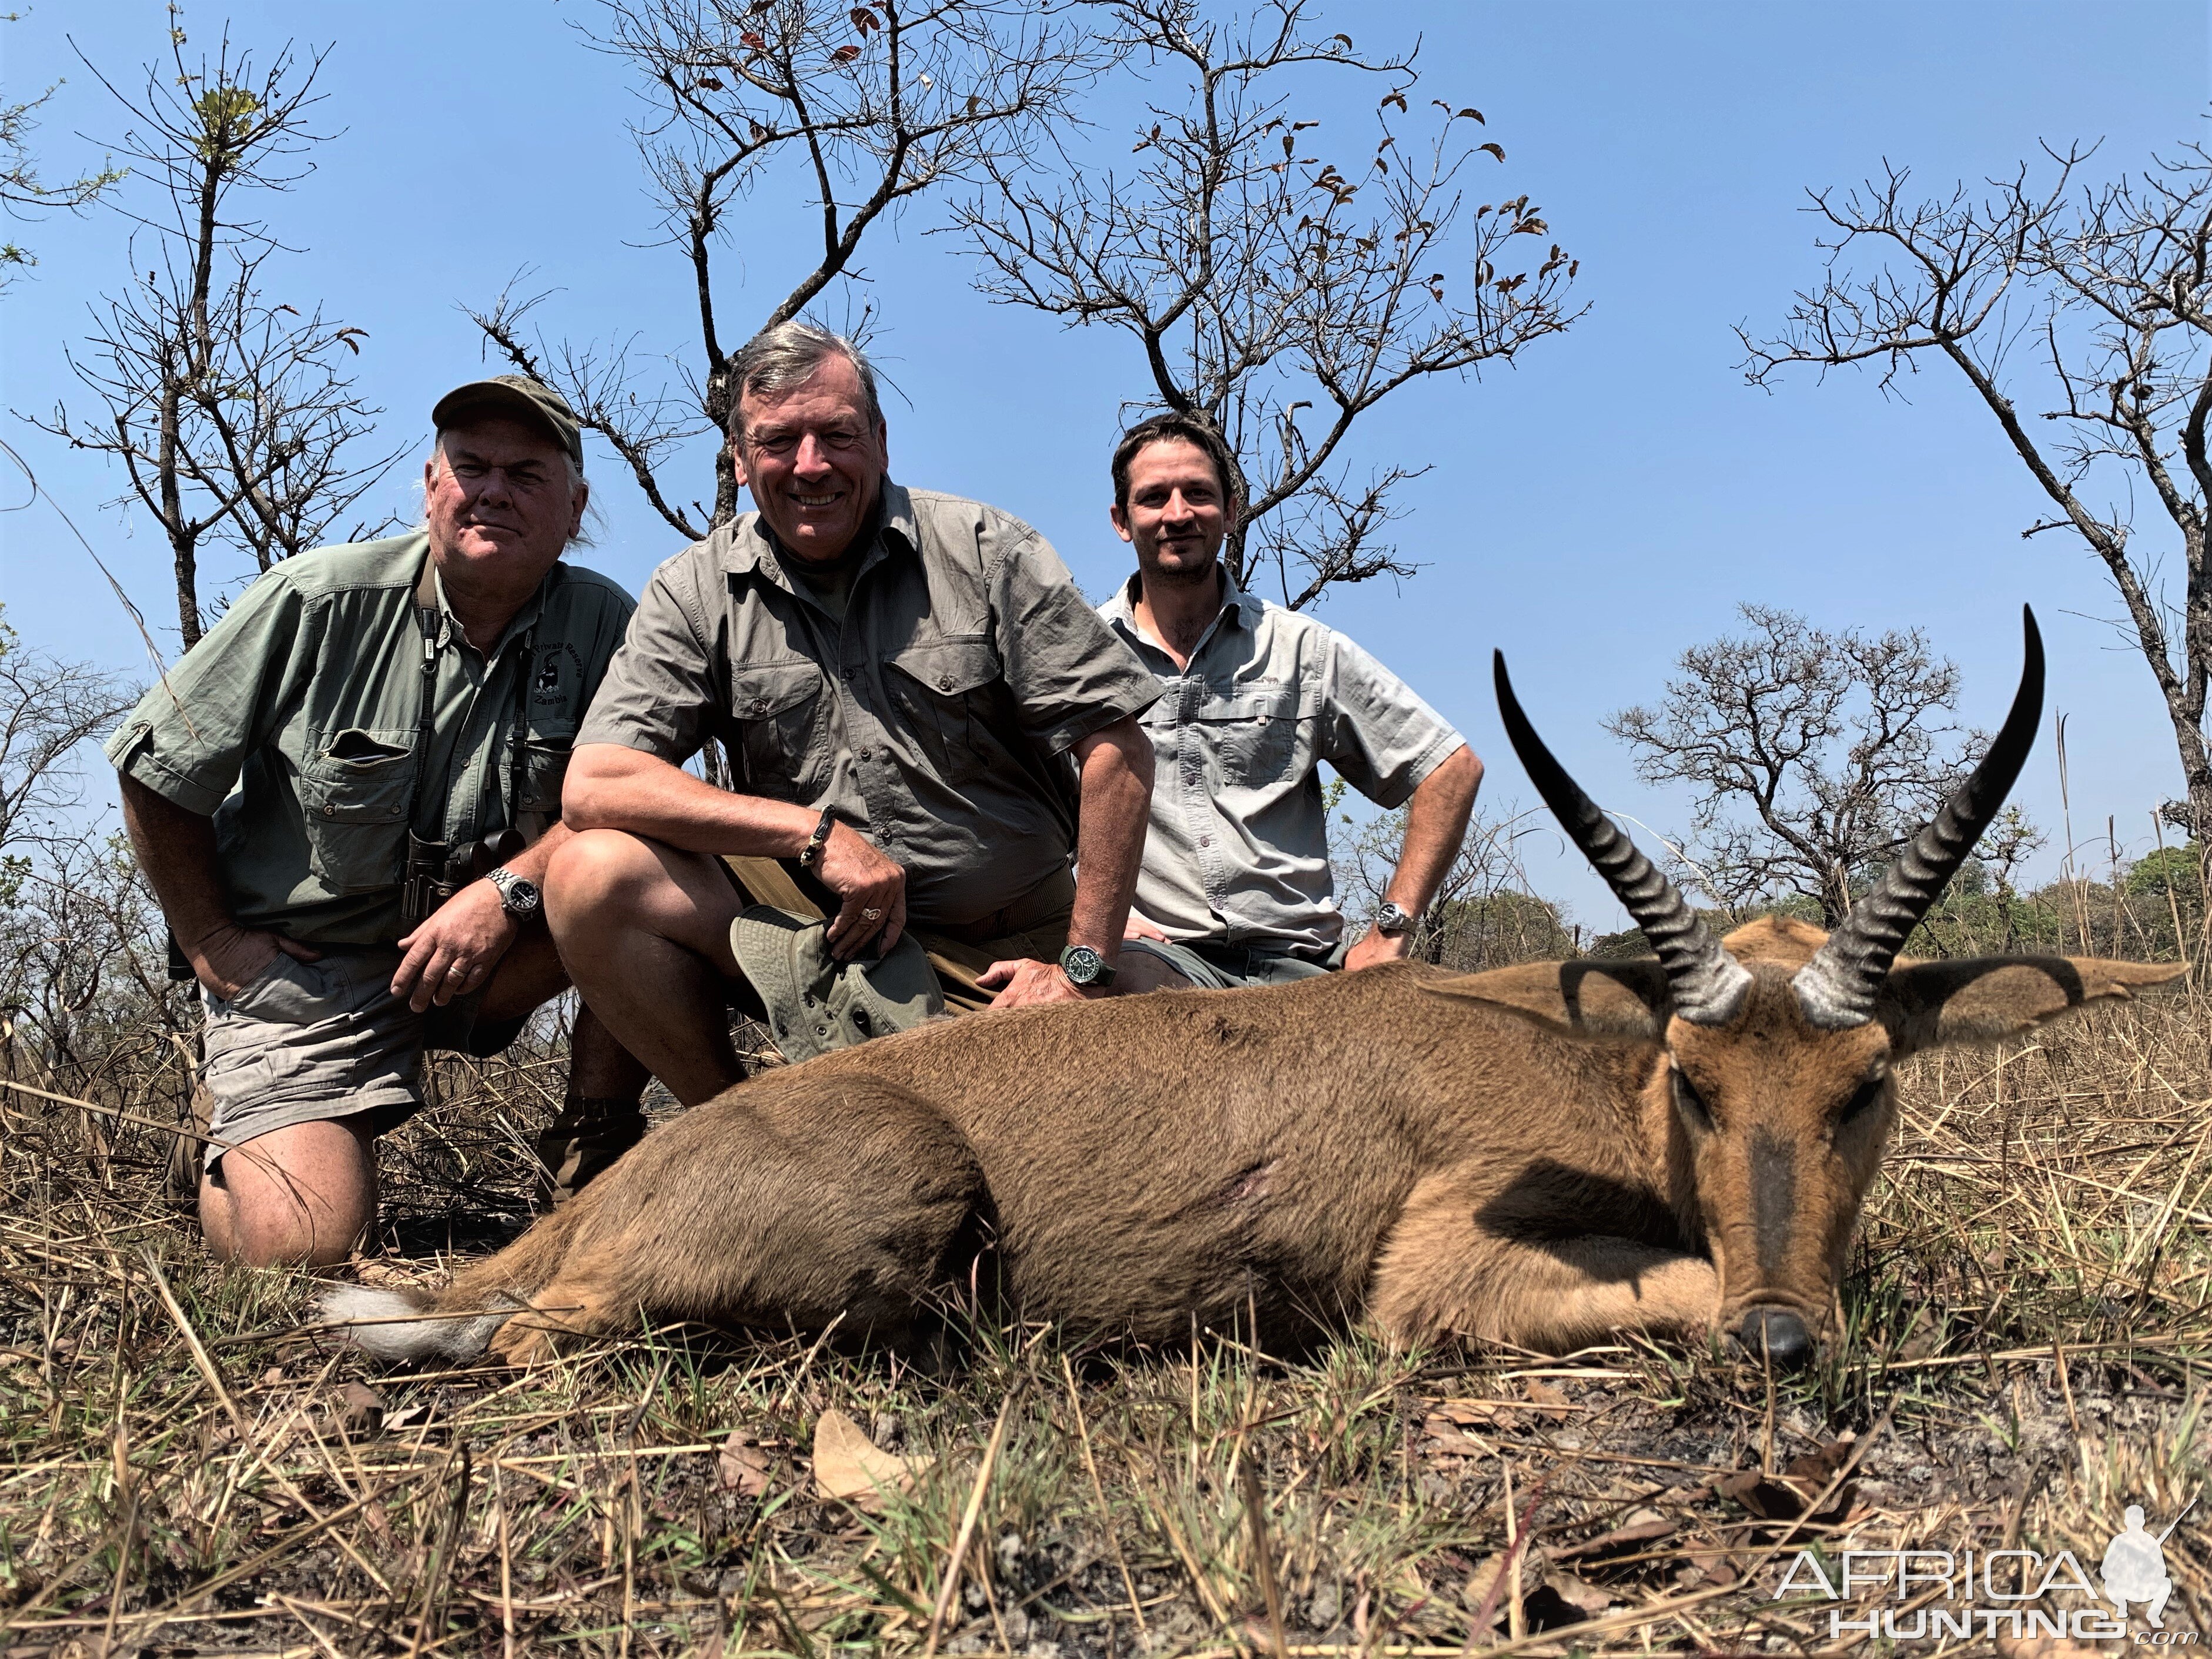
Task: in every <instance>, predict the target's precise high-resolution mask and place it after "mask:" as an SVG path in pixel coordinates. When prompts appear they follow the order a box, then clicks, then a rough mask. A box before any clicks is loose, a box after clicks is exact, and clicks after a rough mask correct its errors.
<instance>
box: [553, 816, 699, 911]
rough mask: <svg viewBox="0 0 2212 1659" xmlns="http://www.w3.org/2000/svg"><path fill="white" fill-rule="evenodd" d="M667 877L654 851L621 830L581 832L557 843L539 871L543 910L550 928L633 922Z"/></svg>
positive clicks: (640, 839)
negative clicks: (543, 887)
mask: <svg viewBox="0 0 2212 1659" xmlns="http://www.w3.org/2000/svg"><path fill="white" fill-rule="evenodd" d="M668 884H669V877H668V872H667V871H666V869H665V867H664V866H662V863H661V860H659V858H658V857H657V856H656V855H655V854H654V849H653V848H652V847H651V846H650V845H648V844H647V842H646V841H645V840H644V839H643V838H642V837H641V836H633V835H631V834H630V833H629V831H628V830H625V829H586V830H585V831H583V832H582V833H581V834H580V835H576V836H570V837H569V838H568V840H567V841H566V842H562V845H561V848H560V849H559V850H558V851H556V853H555V854H553V859H552V861H551V862H550V864H549V865H547V866H546V869H545V914H546V916H547V918H548V920H550V921H552V922H553V924H554V926H555V927H556V929H558V928H560V927H568V926H573V925H576V924H579V923H587V922H591V923H600V922H605V921H610V920H612V921H621V920H623V919H624V918H629V919H631V920H633V921H634V920H635V917H636V916H637V915H638V913H639V911H640V909H641V901H642V900H644V899H645V898H646V897H647V895H648V894H649V893H650V892H651V890H653V889H654V888H656V887H660V886H665V885H668Z"/></svg>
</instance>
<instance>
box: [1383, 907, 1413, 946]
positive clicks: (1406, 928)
mask: <svg viewBox="0 0 2212 1659" xmlns="http://www.w3.org/2000/svg"><path fill="white" fill-rule="evenodd" d="M1419 920H1420V918H1419V916H1416V915H1414V914H1413V912H1412V911H1410V910H1408V909H1407V908H1406V907H1405V906H1404V905H1402V904H1385V905H1384V906H1383V908H1381V909H1380V910H1377V911H1376V913H1375V931H1376V933H1382V934H1384V935H1386V936H1388V937H1389V938H1392V939H1395V938H1396V937H1397V936H1398V935H1399V934H1401V933H1412V932H1413V924H1414V923H1415V922H1416V921H1419Z"/></svg>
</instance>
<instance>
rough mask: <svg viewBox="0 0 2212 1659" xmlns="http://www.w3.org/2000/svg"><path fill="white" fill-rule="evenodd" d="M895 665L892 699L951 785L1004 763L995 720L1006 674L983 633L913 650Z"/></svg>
mask: <svg viewBox="0 0 2212 1659" xmlns="http://www.w3.org/2000/svg"><path fill="white" fill-rule="evenodd" d="M891 666H892V668H893V669H895V670H896V673H895V674H894V675H893V676H892V677H891V681H890V693H891V697H892V700H893V701H894V702H896V704H897V705H898V708H899V712H900V713H901V714H902V715H904V716H905V718H906V720H907V723H908V725H909V726H911V727H912V728H913V731H914V734H915V738H916V739H917V740H918V741H919V742H920V743H921V745H922V746H923V748H924V749H925V750H927V752H928V754H929V757H930V759H931V762H932V763H933V764H934V765H936V766H937V767H938V768H939V769H940V771H941V772H942V774H943V775H944V777H945V780H946V781H948V782H955V783H957V782H959V781H963V780H965V779H969V778H973V777H975V776H977V775H981V774H982V773H984V772H986V771H987V770H989V769H992V768H993V767H994V765H995V764H996V763H998V761H999V759H1000V748H999V744H998V743H997V742H996V740H995V739H994V738H993V737H992V735H991V724H990V719H989V715H990V710H991V702H992V698H993V696H994V691H995V689H996V687H997V686H998V684H999V682H1000V678H1002V676H1003V672H1004V671H1003V669H1002V667H1001V665H1000V661H999V652H998V647H995V646H994V645H993V644H992V643H991V641H989V640H988V639H987V638H984V637H983V636H982V635H956V636H954V637H951V638H949V639H940V640H933V641H930V642H929V643H927V644H926V645H910V646H908V647H907V648H906V649H905V650H903V651H902V652H900V653H898V654H897V655H896V656H895V657H893V658H892V659H891Z"/></svg>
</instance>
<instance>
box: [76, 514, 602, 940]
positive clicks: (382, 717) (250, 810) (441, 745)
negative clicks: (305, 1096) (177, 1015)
mask: <svg viewBox="0 0 2212 1659" xmlns="http://www.w3.org/2000/svg"><path fill="white" fill-rule="evenodd" d="M429 553H430V538H428V536H427V535H424V534H422V533H421V532H416V533H415V534H413V535H410V536H395V537H392V538H389V539H387V540H384V541H376V542H361V543H356V544H352V545H349V546H343V547H324V548H317V549H316V550H313V552H308V553H302V554H301V555H300V556H298V557H296V558H291V559H287V560H285V561H284V562H283V563H281V564H279V565H277V566H276V567H275V568H273V569H271V570H270V571H269V572H268V573H267V574H264V575H263V576H262V577H261V578H260V579H259V580H257V581H255V583H254V584H253V585H252V586H251V587H249V588H247V589H246V592H243V593H241V594H240V596H239V598H238V601H237V603H236V604H234V605H232V606H231V607H230V609H229V611H227V612H226V613H225V614H224V616H223V618H222V621H221V622H219V623H216V625H215V626H214V627H213V628H212V629H209V630H208V633H207V635H206V637H204V639H202V640H201V641H200V642H199V643H198V644H197V645H196V646H194V647H192V648H191V650H190V651H187V652H186V653H185V655H184V657H183V658H182V659H180V660H179V662H178V664H177V665H176V666H175V667H173V668H172V669H171V670H170V671H169V673H168V680H167V685H161V684H156V685H155V687H154V688H153V689H152V690H149V691H148V692H147V693H146V695H145V696H144V697H143V698H142V699H140V701H139V703H138V706H137V708H135V709H133V710H132V711H131V715H130V717H129V718H128V719H127V720H125V721H124V722H123V725H122V726H121V728H120V729H119V730H118V731H117V732H116V733H115V735H114V736H113V737H112V738H109V739H108V742H107V757H108V758H109V759H110V760H112V762H114V763H115V765H116V767H117V769H118V770H120V771H121V772H123V773H124V774H125V775H127V776H129V777H131V778H133V779H135V780H136V781H138V782H139V783H142V784H143V785H145V787H147V788H149V789H151V790H152V791H154V793H156V794H158V795H161V796H164V797H166V798H167V799H170V800H172V801H174V802H175V803H176V804H177V805H179V806H182V807H184V808H185V809H186V810H187V811H193V812H199V813H204V814H207V815H210V816H212V817H213V818H214V819H215V829H216V853H217V859H218V863H219V866H220V868H221V870H222V879H223V884H224V888H225V890H226V895H227V896H228V901H229V904H230V909H231V914H232V915H234V916H235V917H236V918H237V920H238V921H240V923H242V924H243V925H245V926H246V927H270V928H274V929H276V930H277V931H278V932H281V933H288V934H289V935H291V936H292V937H293V938H295V939H304V940H306V941H307V942H308V943H310V944H315V945H385V944H389V943H391V942H392V940H393V939H397V938H398V937H399V935H400V933H401V932H402V925H401V922H400V915H399V884H400V879H401V875H402V869H403V866H404V861H405V856H406V836H407V829H408V817H407V814H408V808H409V805H410V801H411V802H413V803H414V804H415V819H414V828H415V831H416V834H417V835H419V836H422V837H423V838H424V839H425V840H429V841H447V842H453V843H455V844H456V845H458V844H459V843H462V842H469V841H472V840H474V839H476V838H477V836H483V835H485V834H487V833H489V832H490V831H492V830H495V829H503V828H505V827H507V825H509V824H513V825H515V826H517V827H519V828H520V829H523V830H524V831H525V832H526V833H527V834H529V835H531V836H532V837H533V838H534V837H535V836H538V835H541V834H543V833H544V830H545V829H548V828H550V826H551V824H552V823H553V822H554V820H555V819H556V818H557V817H559V816H560V811H561V783H562V778H563V777H564V776H565V775H566V773H567V771H568V750H569V745H570V744H571V743H572V742H573V740H574V737H575V734H576V726H577V724H578V722H579V721H580V720H582V718H583V714H584V710H585V709H586V708H587V707H588V706H589V705H590V702H591V699H592V693H593V692H594V691H595V690H598V689H599V678H600V676H601V675H603V674H604V673H605V671H606V665H607V660H608V659H609V658H610V657H611V656H612V655H613V654H614V651H615V647H616V646H617V644H618V643H619V642H620V641H621V638H622V630H623V624H624V623H627V622H628V621H629V614H630V611H631V610H632V609H633V608H634V607H633V605H632V603H631V600H630V597H629V594H627V593H625V592H623V590H622V589H621V588H620V587H618V586H616V584H614V583H613V582H611V581H610V580H607V578H605V576H602V575H599V574H598V573H596V572H594V571H590V570H584V569H579V568H576V567H575V566H574V565H569V564H556V565H555V566H554V567H553V568H552V570H551V571H550V572H549V573H548V574H547V575H546V578H545V580H544V582H543V583H542V584H541V585H540V586H539V587H538V592H537V594H536V595H535V596H534V597H533V598H532V599H531V600H530V601H529V603H527V604H526V605H524V606H523V607H522V609H521V610H520V611H518V612H517V613H516V614H515V617H514V620H513V622H511V623H508V624H507V630H506V632H505V633H503V634H502V635H501V636H500V639H499V642H498V643H497V645H495V647H493V650H492V652H491V654H490V655H489V657H485V656H483V655H482V654H480V653H477V651H476V650H475V649H474V647H471V646H470V645H469V643H468V641H466V640H465V638H463V636H462V634H461V628H460V624H459V623H458V622H456V621H455V620H454V619H453V613H452V612H451V611H449V610H447V608H446V605H445V594H444V590H443V588H442V586H441V588H440V590H439V617H440V632H439V635H438V641H439V651H438V676H437V682H436V691H435V696H434V699H433V705H432V720H433V722H434V724H433V728H432V732H433V735H432V741H431V745H430V752H429V753H428V756H426V757H423V765H422V781H421V785H420V787H419V790H418V788H417V787H416V753H415V747H416V736H417V726H418V723H419V721H420V720H421V708H422V705H421V698H422V631H421V629H420V628H419V626H418V625H417V623H416V615H415V587H416V582H417V581H418V580H420V579H421V576H422V562H423V561H424V560H425V559H427V558H428V556H429ZM526 636H527V637H528V638H529V640H530V652H529V655H528V657H527V659H525V657H524V655H523V653H522V648H521V647H522V642H523V640H524V639H525V637H526ZM518 714H520V716H521V722H520V738H521V746H520V751H519V752H518V750H517V749H516V747H515V741H514V740H515V738H516V736H517V716H518ZM518 763H519V772H520V776H519V779H518V775H517V773H518ZM518 782H519V784H520V794H519V796H518V794H517V785H518Z"/></svg>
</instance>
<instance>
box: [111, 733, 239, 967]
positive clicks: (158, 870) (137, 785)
mask: <svg viewBox="0 0 2212 1659" xmlns="http://www.w3.org/2000/svg"><path fill="white" fill-rule="evenodd" d="M119 781H120V782H121V784H122V787H123V828H124V830H125V833H126V834H128V835H129V836H130V837H131V851H132V852H133V853H135V854H137V857H138V867H139V868H140V869H141V870H143V871H144V872H146V880H147V883H148V884H149V886H151V887H152V888H153V890H154V896H155V898H156V899H158V900H160V901H161V915H162V917H163V918H164V919H165V920H166V921H167V922H168V924H169V931H170V932H171V933H174V934H175V935H176V936H177V942H178V943H179V945H184V946H186V947H190V946H192V945H197V944H198V943H199V942H200V941H201V940H202V939H205V938H206V937H207V936H208V935H209V934H210V933H214V932H215V931H216V929H218V928H221V927H229V926H230V925H231V923H232V917H231V914H230V906H229V905H228V903H227V902H225V900H224V897H223V890H222V872H221V868H220V866H218V864H217V863H216V845H215V820H214V819H212V818H209V817H203V816H202V815H201V814H199V813H197V812H195V811H191V810H189V809H188V808H185V807H182V806H179V805H177V804H176V802H174V801H173V800H171V799H169V798H168V797H167V796H166V795H162V794H159V793H155V791H154V790H151V789H149V788H148V787H146V786H145V785H144V784H143V783H141V782H139V781H137V779H136V778H133V777H131V776H130V775H128V774H124V775H120V778H119Z"/></svg>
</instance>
